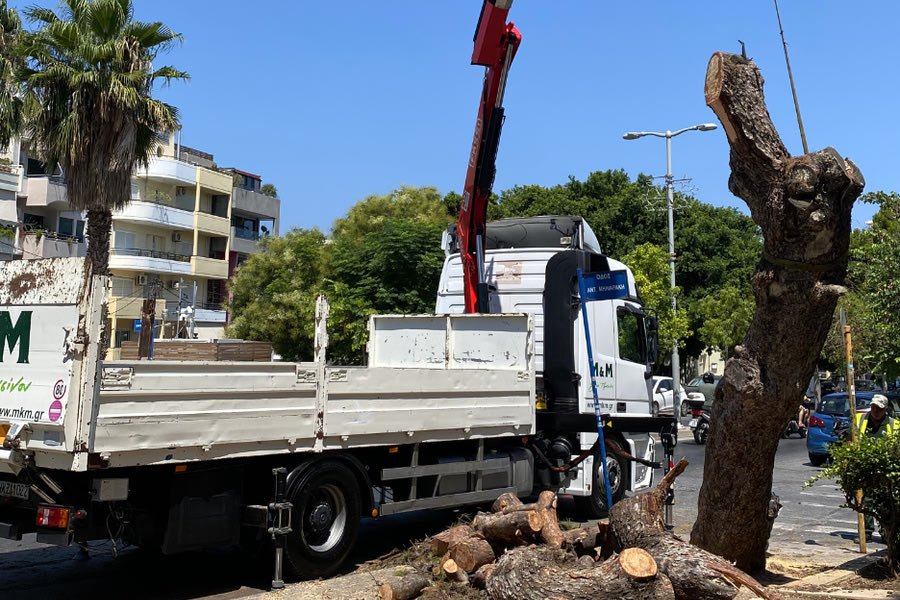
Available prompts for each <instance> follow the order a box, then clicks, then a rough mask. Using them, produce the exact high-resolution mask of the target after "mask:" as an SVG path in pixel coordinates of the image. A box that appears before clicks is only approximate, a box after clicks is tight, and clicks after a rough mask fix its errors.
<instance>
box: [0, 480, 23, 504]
mask: <svg viewBox="0 0 900 600" xmlns="http://www.w3.org/2000/svg"><path fill="white" fill-rule="evenodd" d="M28 492H29V490H28V486H27V485H25V484H24V483H13V482H12V481H0V496H11V497H13V498H21V499H22V500H28Z"/></svg>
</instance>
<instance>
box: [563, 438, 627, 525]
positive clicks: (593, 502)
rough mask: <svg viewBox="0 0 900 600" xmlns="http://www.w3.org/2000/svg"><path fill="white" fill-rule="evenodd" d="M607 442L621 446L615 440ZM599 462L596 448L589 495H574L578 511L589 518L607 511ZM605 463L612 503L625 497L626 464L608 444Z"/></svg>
mask: <svg viewBox="0 0 900 600" xmlns="http://www.w3.org/2000/svg"><path fill="white" fill-rule="evenodd" d="M607 443H608V444H613V445H615V446H616V448H619V449H621V448H622V444H621V443H619V442H618V441H617V440H607ZM600 463H601V460H600V450H599V449H597V450H596V451H595V452H594V465H593V471H594V473H593V478H592V479H593V483H592V484H591V495H590V496H576V497H575V502H576V503H577V505H578V506H577V507H578V509H579V511H580V512H581V513H582V514H584V515H587V516H588V517H589V518H591V519H599V518H601V517H605V516H606V515H607V514H608V513H609V508H608V507H607V506H606V482H605V481H604V480H603V472H602V471H601V470H600ZM606 465H607V468H608V469H609V492H610V495H611V496H612V501H613V504H615V503H616V502H618V501H619V500H621V499H622V498H624V497H625V488H626V487H628V481H627V477H628V466H627V465H626V464H625V459H623V458H622V457H620V456H619V455H618V454H616V453H614V452H613V451H611V450H610V449H609V447H608V446H607V448H606Z"/></svg>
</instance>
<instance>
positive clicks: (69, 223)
mask: <svg viewBox="0 0 900 600" xmlns="http://www.w3.org/2000/svg"><path fill="white" fill-rule="evenodd" d="M56 233H58V234H59V235H60V236H66V237H72V236H73V235H75V221H74V220H72V219H69V218H66V217H60V218H59V227H58V228H57V229H56Z"/></svg>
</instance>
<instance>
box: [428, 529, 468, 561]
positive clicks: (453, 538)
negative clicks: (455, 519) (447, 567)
mask: <svg viewBox="0 0 900 600" xmlns="http://www.w3.org/2000/svg"><path fill="white" fill-rule="evenodd" d="M474 532H475V530H474V529H472V528H471V527H469V526H468V525H456V526H454V527H451V528H450V529H447V530H446V531H442V532H440V533H438V534H436V535H434V537H432V538H431V553H432V554H434V555H435V556H443V555H445V554H447V552H449V551H450V548H452V547H453V546H455V545H456V544H458V543H460V542H461V541H463V540H464V539H466V538H468V537H469V536H470V535H472V534H473V533H474Z"/></svg>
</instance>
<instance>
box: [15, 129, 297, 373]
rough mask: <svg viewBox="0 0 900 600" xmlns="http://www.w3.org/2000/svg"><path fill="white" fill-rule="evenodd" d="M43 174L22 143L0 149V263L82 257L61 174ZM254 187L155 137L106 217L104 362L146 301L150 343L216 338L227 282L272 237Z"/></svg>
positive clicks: (79, 226)
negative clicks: (124, 197)
mask: <svg viewBox="0 0 900 600" xmlns="http://www.w3.org/2000/svg"><path fill="white" fill-rule="evenodd" d="M176 136H177V137H176ZM47 171H48V169H46V168H45V166H44V165H43V164H41V163H40V162H39V161H37V160H35V159H34V158H32V157H31V156H29V152H28V148H27V144H18V143H16V144H10V147H9V148H7V149H3V148H0V260H3V259H34V258H50V257H57V256H85V254H86V243H85V235H84V232H85V220H84V217H83V216H82V215H81V214H80V213H78V212H77V211H72V209H71V207H70V206H69V204H68V200H67V197H66V188H65V178H64V176H63V174H62V173H61V172H59V170H58V169H57V170H55V171H53V172H50V173H48V172H47ZM261 184H262V181H261V178H260V177H259V176H258V175H253V174H251V173H246V172H244V171H239V170H237V169H228V170H225V169H217V168H216V164H215V162H214V159H213V155H211V154H208V153H205V152H202V151H199V150H195V149H192V148H188V147H186V146H183V145H181V143H180V132H176V133H175V134H172V135H169V136H163V138H162V140H161V143H160V145H159V147H158V148H157V151H156V156H155V157H154V158H152V159H151V161H150V163H149V165H148V166H147V167H146V168H138V169H136V170H135V173H134V176H133V178H132V185H131V201H130V202H129V204H128V205H127V206H126V207H125V208H124V209H122V210H120V211H118V212H116V213H114V214H113V225H112V232H111V239H110V259H109V266H110V274H111V284H110V298H109V319H110V331H111V332H112V333H111V335H112V337H111V342H112V344H111V346H112V348H111V350H110V357H116V356H117V353H118V348H119V347H120V346H121V343H122V342H123V341H126V340H136V339H138V337H139V335H140V334H139V329H140V321H141V316H142V310H143V307H144V304H145V301H147V302H148V303H149V304H150V305H152V307H153V309H154V314H155V321H156V327H155V331H154V337H156V338H173V337H182V338H196V339H215V338H221V337H224V331H225V325H226V322H227V314H226V312H225V310H224V306H223V303H224V301H225V299H226V287H225V283H226V280H227V279H228V278H229V277H230V276H231V275H232V274H233V273H234V269H235V268H236V267H237V265H239V264H240V263H241V262H242V261H243V260H245V259H246V257H247V256H248V255H249V254H252V253H253V252H256V251H258V250H259V245H258V241H259V239H260V238H261V236H264V235H266V234H272V235H277V234H278V220H279V211H280V202H279V200H278V199H277V198H271V197H269V196H266V195H264V194H262V193H261V192H260V188H261ZM235 199H236V201H235Z"/></svg>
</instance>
